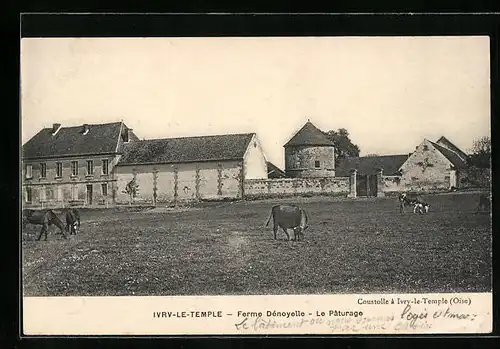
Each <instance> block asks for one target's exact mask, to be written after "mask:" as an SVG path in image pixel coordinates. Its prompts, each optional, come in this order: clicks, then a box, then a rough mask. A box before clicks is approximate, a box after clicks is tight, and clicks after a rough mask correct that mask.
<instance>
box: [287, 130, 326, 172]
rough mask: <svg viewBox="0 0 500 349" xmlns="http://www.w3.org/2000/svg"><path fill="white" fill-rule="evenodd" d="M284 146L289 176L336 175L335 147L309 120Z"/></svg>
mask: <svg viewBox="0 0 500 349" xmlns="http://www.w3.org/2000/svg"><path fill="white" fill-rule="evenodd" d="M283 147H284V148H285V172H286V174H287V176H288V177H335V152H334V150H335V147H334V145H333V143H332V142H331V141H330V140H329V139H328V138H327V137H326V136H325V135H324V134H323V132H321V131H320V130H319V129H318V128H317V127H316V126H314V125H313V124H312V123H311V122H310V121H309V120H308V121H307V123H306V124H305V125H304V126H303V127H302V128H301V129H300V130H299V131H298V132H297V133H296V134H295V135H294V136H293V137H292V138H291V139H290V140H289V141H288V142H287V143H286V144H285V145H284V146H283Z"/></svg>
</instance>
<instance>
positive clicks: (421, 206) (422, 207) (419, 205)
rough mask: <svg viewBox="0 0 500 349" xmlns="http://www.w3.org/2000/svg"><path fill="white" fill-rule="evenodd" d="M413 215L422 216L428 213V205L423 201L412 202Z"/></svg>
mask: <svg viewBox="0 0 500 349" xmlns="http://www.w3.org/2000/svg"><path fill="white" fill-rule="evenodd" d="M413 205H414V206H413V213H417V212H418V213H420V214H424V213H428V212H429V207H430V205H429V204H428V203H427V202H425V201H421V200H417V201H414V202H413Z"/></svg>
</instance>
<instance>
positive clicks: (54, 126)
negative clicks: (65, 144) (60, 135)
mask: <svg viewBox="0 0 500 349" xmlns="http://www.w3.org/2000/svg"><path fill="white" fill-rule="evenodd" d="M60 127H61V124H52V135H55V134H56V133H57V131H59V128H60Z"/></svg>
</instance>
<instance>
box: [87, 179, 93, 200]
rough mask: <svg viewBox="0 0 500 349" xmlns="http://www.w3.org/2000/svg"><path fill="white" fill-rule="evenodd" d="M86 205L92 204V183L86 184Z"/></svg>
mask: <svg viewBox="0 0 500 349" xmlns="http://www.w3.org/2000/svg"><path fill="white" fill-rule="evenodd" d="M87 205H92V184H87Z"/></svg>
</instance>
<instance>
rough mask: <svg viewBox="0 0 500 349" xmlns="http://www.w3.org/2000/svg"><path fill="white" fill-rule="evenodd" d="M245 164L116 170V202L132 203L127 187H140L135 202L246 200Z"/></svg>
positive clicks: (118, 167) (159, 166) (226, 162)
mask: <svg viewBox="0 0 500 349" xmlns="http://www.w3.org/2000/svg"><path fill="white" fill-rule="evenodd" d="M242 172H243V171H242V164H241V162H237V161H224V162H196V163H182V164H158V165H147V164H145V165H133V166H132V165H127V166H124V165H120V166H117V167H116V177H117V194H116V203H117V204H125V203H129V201H130V198H129V195H128V194H127V193H126V192H125V187H126V185H127V184H128V183H129V182H130V181H131V180H132V179H133V178H135V179H136V183H137V184H138V185H139V192H138V195H137V196H136V198H135V199H134V203H150V204H156V203H176V202H184V201H196V200H222V199H238V198H241V197H242V190H243V186H242V184H241V182H242Z"/></svg>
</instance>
